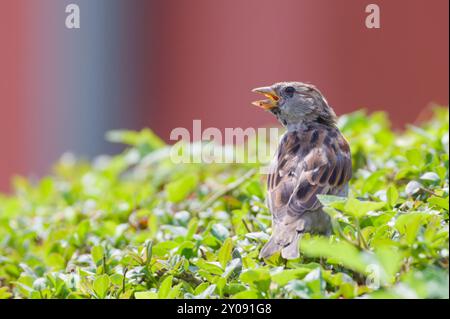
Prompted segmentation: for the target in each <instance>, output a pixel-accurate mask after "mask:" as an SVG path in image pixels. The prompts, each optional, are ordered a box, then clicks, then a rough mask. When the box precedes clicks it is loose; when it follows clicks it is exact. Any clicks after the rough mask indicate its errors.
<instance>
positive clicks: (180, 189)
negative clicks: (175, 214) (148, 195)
mask: <svg viewBox="0 0 450 319" xmlns="http://www.w3.org/2000/svg"><path fill="white" fill-rule="evenodd" d="M198 182H199V180H198V175H196V174H188V175H185V176H183V177H181V178H179V179H177V180H175V181H173V182H171V183H169V184H167V185H166V192H167V199H168V200H169V201H171V202H174V203H179V202H181V201H182V200H184V199H185V198H186V197H187V196H188V195H189V194H190V193H192V191H194V189H195V188H196V187H197V184H198Z"/></svg>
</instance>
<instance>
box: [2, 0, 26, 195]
mask: <svg viewBox="0 0 450 319" xmlns="http://www.w3.org/2000/svg"><path fill="white" fill-rule="evenodd" d="M23 8H24V6H23V4H22V3H19V2H18V1H9V2H5V1H2V2H1V5H0V22H1V26H2V27H0V190H3V189H5V188H6V186H7V185H8V184H9V180H8V177H10V176H11V175H12V174H20V173H25V168H26V166H27V164H26V163H27V161H29V160H30V158H27V155H26V149H25V148H26V147H25V144H24V143H25V141H24V136H25V134H24V130H25V129H26V128H25V127H23V125H22V124H23V121H22V119H23V115H24V112H25V110H24V108H23V103H21V99H20V94H21V89H23V87H22V85H21V82H22V78H21V74H22V73H21V64H20V63H21V53H22V52H23V50H22V48H23V47H22V42H21V39H22V37H21V36H22V33H23V29H24V28H25V25H24V21H23V19H22V15H21V12H23ZM3 26H5V27H3Z"/></svg>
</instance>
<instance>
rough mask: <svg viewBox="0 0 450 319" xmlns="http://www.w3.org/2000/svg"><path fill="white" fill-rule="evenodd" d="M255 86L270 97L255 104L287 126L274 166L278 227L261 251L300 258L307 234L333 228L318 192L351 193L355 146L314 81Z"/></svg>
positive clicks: (271, 202) (272, 198) (271, 186)
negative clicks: (300, 245)
mask: <svg viewBox="0 0 450 319" xmlns="http://www.w3.org/2000/svg"><path fill="white" fill-rule="evenodd" d="M253 92H256V93H261V94H263V95H264V96H265V97H266V98H267V99H264V100H260V101H256V102H253V104H254V105H256V106H258V107H261V108H262V109H264V110H268V111H270V112H271V113H272V114H274V115H275V116H276V117H277V119H278V121H280V122H281V124H282V125H283V126H284V127H286V128H287V132H286V133H285V134H284V135H283V137H282V138H281V141H280V144H279V145H278V150H277V152H276V155H275V157H274V159H273V161H272V163H271V165H270V169H269V175H268V179H267V188H268V190H267V192H268V196H267V205H268V207H269V209H270V212H271V213H272V229H273V231H272V236H271V237H270V240H269V241H268V242H267V243H266V245H265V246H264V247H263V249H262V250H261V252H260V254H259V256H260V258H266V257H269V256H271V255H273V254H274V253H275V252H277V251H281V256H282V257H283V258H285V259H295V258H298V257H299V249H298V241H299V237H300V236H301V234H303V233H305V232H309V233H316V234H325V235H329V234H330V232H331V222H330V217H329V216H328V214H327V213H325V212H324V211H323V210H322V206H321V203H320V202H319V200H318V198H317V195H319V194H328V195H337V196H346V195H347V192H348V182H349V180H350V178H351V176H352V161H351V154H350V147H349V145H348V143H347V141H346V140H345V138H344V137H343V136H342V134H341V132H340V131H339V129H338V128H337V126H336V120H337V118H336V114H335V113H334V111H333V109H332V108H331V107H330V106H329V105H328V103H327V101H326V100H325V98H324V97H323V95H322V94H321V93H320V91H319V90H318V89H317V88H315V87H314V86H312V85H310V84H305V83H300V82H281V83H275V84H274V85H272V86H268V87H260V88H256V89H254V90H253Z"/></svg>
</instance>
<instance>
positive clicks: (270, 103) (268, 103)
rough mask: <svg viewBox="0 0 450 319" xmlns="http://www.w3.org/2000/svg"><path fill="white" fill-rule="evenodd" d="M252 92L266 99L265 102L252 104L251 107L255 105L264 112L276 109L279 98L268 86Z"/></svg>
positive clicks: (260, 101)
mask: <svg viewBox="0 0 450 319" xmlns="http://www.w3.org/2000/svg"><path fill="white" fill-rule="evenodd" d="M252 92H255V93H260V94H262V95H264V96H265V97H267V99H265V100H259V101H255V102H252V104H253V105H256V106H258V107H260V108H262V109H264V110H272V109H274V108H276V107H278V100H279V99H280V97H279V96H278V95H277V93H276V92H275V90H274V89H273V88H272V87H270V86H266V87H260V88H256V89H253V90H252Z"/></svg>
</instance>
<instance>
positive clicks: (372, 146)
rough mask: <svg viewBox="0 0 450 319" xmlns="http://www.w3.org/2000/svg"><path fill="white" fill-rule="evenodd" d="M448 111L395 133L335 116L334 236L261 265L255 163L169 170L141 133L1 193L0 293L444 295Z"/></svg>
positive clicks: (380, 124)
mask: <svg viewBox="0 0 450 319" xmlns="http://www.w3.org/2000/svg"><path fill="white" fill-rule="evenodd" d="M448 115H449V114H448V109H447V108H436V109H435V110H434V117H433V118H432V119H431V120H430V121H428V122H426V123H424V124H423V125H421V126H420V127H419V126H409V127H407V128H406V129H405V130H404V131H403V132H393V131H392V130H391V129H390V124H389V121H388V119H387V117H386V114H384V113H374V114H371V115H367V114H366V113H364V112H363V111H360V112H356V113H353V114H349V115H346V116H343V117H341V119H340V121H339V126H340V127H341V129H342V131H343V133H344V135H345V136H346V137H347V139H348V140H349V142H350V145H351V147H352V154H353V163H354V177H353V180H352V181H351V187H350V189H351V191H350V196H349V198H348V199H345V198H339V197H332V196H321V198H320V200H321V201H322V203H323V204H324V205H325V207H326V208H325V209H326V211H327V212H328V213H329V214H330V215H331V216H332V217H333V229H334V233H333V235H332V236H331V237H329V238H326V237H316V236H310V235H308V234H307V235H305V236H304V237H303V238H302V240H301V244H300V246H301V247H300V250H301V257H300V259H297V260H292V261H288V262H286V261H285V260H283V259H282V258H281V257H280V256H279V255H275V256H273V257H271V258H270V259H266V260H259V259H258V253H259V250H260V249H261V247H262V245H263V243H264V242H266V241H267V239H268V237H269V234H270V224H271V222H270V221H271V218H270V214H269V212H268V210H267V207H266V206H265V204H264V197H265V182H264V179H265V177H264V176H262V175H260V174H259V173H258V166H259V164H208V165H207V164H174V163H173V162H172V161H171V160H170V158H169V152H170V148H169V146H166V145H165V144H164V143H163V142H162V141H161V140H160V139H158V138H157V137H156V136H155V135H154V134H153V133H151V132H150V131H149V130H143V131H141V132H131V131H115V132H110V133H109V134H108V139H109V140H111V141H114V142H120V143H124V144H126V145H128V147H127V149H126V150H125V151H124V152H123V153H122V154H120V155H117V156H113V157H108V156H100V157H98V158H96V159H95V160H94V161H93V162H92V163H90V162H88V161H84V160H82V159H77V158H75V157H74V156H72V155H64V156H63V157H62V158H61V160H60V161H59V162H58V163H56V165H55V166H54V172H53V173H52V175H51V176H48V177H45V178H43V179H41V180H39V181H28V180H26V179H24V178H16V179H15V180H14V189H15V191H14V194H13V195H0V299H1V298H138V299H143V298H448V294H449V280H448V254H449V251H448V250H449V243H448V210H449V201H448V193H449V190H448V168H449V167H448V157H449V156H448V153H449V138H448V129H449V124H448Z"/></svg>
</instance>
